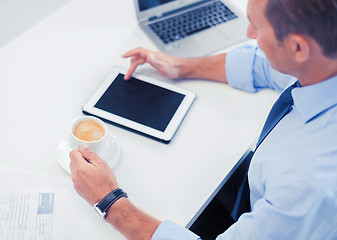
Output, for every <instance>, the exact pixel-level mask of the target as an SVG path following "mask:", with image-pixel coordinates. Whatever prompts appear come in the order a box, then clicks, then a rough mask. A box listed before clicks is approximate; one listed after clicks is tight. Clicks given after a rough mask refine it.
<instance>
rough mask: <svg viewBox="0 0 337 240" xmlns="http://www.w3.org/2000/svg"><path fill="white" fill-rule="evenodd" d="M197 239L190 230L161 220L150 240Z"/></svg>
mask: <svg viewBox="0 0 337 240" xmlns="http://www.w3.org/2000/svg"><path fill="white" fill-rule="evenodd" d="M163 239H165V240H181V239H184V240H198V239H200V237H199V236H197V235H196V234H194V233H193V232H191V231H190V230H188V229H186V228H184V227H182V226H180V225H178V224H176V223H174V222H172V221H170V220H165V221H164V222H162V223H161V224H160V225H159V227H158V228H157V230H156V231H155V233H154V234H153V236H152V240H163Z"/></svg>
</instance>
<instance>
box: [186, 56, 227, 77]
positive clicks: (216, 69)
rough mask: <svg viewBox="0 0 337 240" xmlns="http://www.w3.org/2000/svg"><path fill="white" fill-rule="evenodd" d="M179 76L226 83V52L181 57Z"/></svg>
mask: <svg viewBox="0 0 337 240" xmlns="http://www.w3.org/2000/svg"><path fill="white" fill-rule="evenodd" d="M180 77H181V78H198V79H208V80H215V81H220V82H224V83H227V78H226V54H219V55H215V56H209V57H201V58H186V59H183V61H182V64H181V67H180Z"/></svg>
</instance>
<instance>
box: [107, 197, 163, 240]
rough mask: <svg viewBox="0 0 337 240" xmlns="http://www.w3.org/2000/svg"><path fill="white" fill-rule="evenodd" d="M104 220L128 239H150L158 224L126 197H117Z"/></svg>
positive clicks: (158, 222)
mask: <svg viewBox="0 0 337 240" xmlns="http://www.w3.org/2000/svg"><path fill="white" fill-rule="evenodd" d="M106 220H107V222H109V223H110V224H111V225H113V226H114V227H115V228H116V229H117V230H118V231H120V232H121V233H122V234H123V235H124V236H125V237H126V238H127V239H129V240H133V239H135V240H150V239H151V238H152V235H153V233H154V232H155V231H156V229H157V228H158V226H159V224H160V221H158V220H156V219H154V218H152V217H151V216H149V215H147V214H146V213H144V212H142V211H141V210H139V209H138V208H136V207H135V206H134V205H132V204H131V202H130V201H129V200H128V199H126V198H121V199H119V200H118V201H117V202H115V203H114V204H113V205H112V206H111V207H110V209H109V210H108V213H107V217H106Z"/></svg>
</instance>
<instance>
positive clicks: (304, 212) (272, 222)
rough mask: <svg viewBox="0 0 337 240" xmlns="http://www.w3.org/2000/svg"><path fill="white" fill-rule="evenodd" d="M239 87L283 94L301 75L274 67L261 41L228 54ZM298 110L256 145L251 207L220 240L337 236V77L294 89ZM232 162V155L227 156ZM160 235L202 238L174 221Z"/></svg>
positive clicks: (251, 173) (232, 79)
mask: <svg viewBox="0 0 337 240" xmlns="http://www.w3.org/2000/svg"><path fill="white" fill-rule="evenodd" d="M226 59H227V60H226V70H227V78H228V81H229V84H230V85H231V86H233V87H234V88H238V89H242V90H245V91H250V92H256V91H259V90H261V89H264V88H273V89H275V90H277V91H282V90H283V89H285V88H286V87H287V86H288V85H290V84H291V83H293V82H294V81H295V80H296V79H294V78H293V77H291V76H288V75H284V74H281V73H279V72H277V71H275V70H273V69H271V67H270V65H269V63H268V60H267V59H266V57H265V55H264V54H263V53H262V52H261V51H260V50H259V49H258V48H257V47H256V46H250V45H247V46H244V47H241V48H238V49H235V50H232V51H231V52H229V53H228V54H227V58H226ZM292 96H293V98H294V105H293V109H292V110H291V112H290V113H288V114H287V115H286V116H285V117H284V118H283V119H282V120H281V121H280V122H279V123H278V124H277V126H276V127H275V128H274V129H273V130H272V132H271V133H270V134H269V135H268V136H267V138H266V139H265V140H264V141H263V142H262V144H261V145H260V147H259V148H258V149H257V151H256V153H255V155H254V157H253V159H252V161H251V165H250V168H249V172H248V179H249V186H250V191H251V192H250V200H251V206H252V212H250V213H245V214H243V215H242V216H241V217H240V218H239V220H238V221H237V222H236V223H235V224H233V225H232V226H231V227H230V228H229V229H228V230H227V231H226V232H224V233H223V234H221V235H219V236H218V238H217V240H227V239H228V240H229V239H231V240H240V239H242V240H243V239H247V240H248V239H249V240H255V239H256V240H265V239H272V240H278V239H280V240H281V239H282V240H283V239H287V240H289V239H300V240H302V239H303V240H316V239H317V240H332V239H337V76H334V77H332V78H330V79H328V80H325V81H323V82H321V83H318V84H315V85H311V86H306V87H300V88H295V89H294V90H293V91H292ZM224 161H225V159H224ZM152 239H153V240H159V239H165V240H170V239H172V240H174V239H185V240H190V239H191V240H192V239H193V240H196V239H200V238H199V237H198V236H196V235H195V234H193V233H191V232H190V231H188V230H187V229H185V228H184V227H182V226H179V225H177V224H175V223H173V222H171V221H169V220H166V221H164V222H163V223H161V224H160V226H159V227H158V229H157V231H156V232H155V234H154V235H153V238H152Z"/></svg>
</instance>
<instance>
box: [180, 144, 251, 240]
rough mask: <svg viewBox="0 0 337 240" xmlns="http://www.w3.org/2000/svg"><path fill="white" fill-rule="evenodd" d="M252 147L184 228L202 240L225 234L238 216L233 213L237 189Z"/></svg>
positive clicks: (246, 167) (211, 239) (210, 239)
mask: <svg viewBox="0 0 337 240" xmlns="http://www.w3.org/2000/svg"><path fill="white" fill-rule="evenodd" d="M254 148H255V145H252V146H251V147H250V148H249V149H248V150H247V151H246V152H245V153H244V154H243V156H242V157H241V158H240V159H239V161H238V162H237V163H236V164H235V166H234V167H233V168H232V169H231V171H230V172H229V173H228V174H227V176H226V177H225V178H224V179H223V180H222V182H221V183H220V184H219V185H218V187H217V188H216V189H215V190H214V192H213V193H212V194H211V196H210V197H209V198H208V199H207V200H206V201H205V203H204V204H203V205H202V206H201V208H200V209H199V210H198V211H197V213H196V214H195V215H194V216H193V218H192V219H191V220H190V222H189V223H188V224H187V225H186V228H187V229H189V230H190V231H192V232H194V233H195V234H197V235H198V236H200V237H201V239H202V240H214V239H216V237H217V236H218V235H220V234H221V233H223V232H225V231H226V230H227V229H228V228H229V227H230V226H231V225H232V224H233V223H235V222H236V221H237V219H238V217H239V216H237V215H236V214H235V212H234V211H233V210H234V209H235V208H234V205H235V201H236V198H237V196H238V195H237V194H238V189H239V187H240V186H241V184H242V181H243V179H244V175H245V173H246V172H247V169H248V167H249V162H250V159H251V158H252V157H253V154H254V153H253V150H252V149H254Z"/></svg>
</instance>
